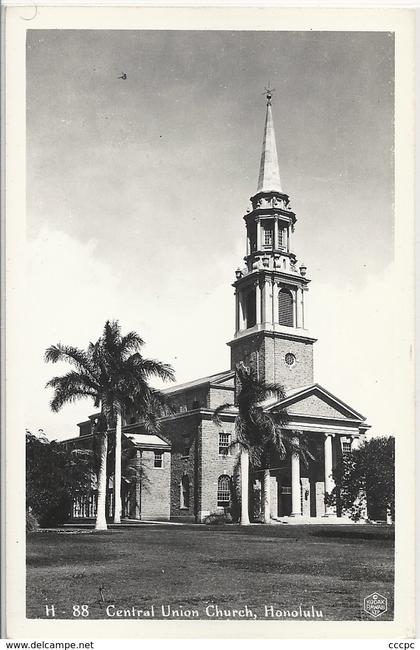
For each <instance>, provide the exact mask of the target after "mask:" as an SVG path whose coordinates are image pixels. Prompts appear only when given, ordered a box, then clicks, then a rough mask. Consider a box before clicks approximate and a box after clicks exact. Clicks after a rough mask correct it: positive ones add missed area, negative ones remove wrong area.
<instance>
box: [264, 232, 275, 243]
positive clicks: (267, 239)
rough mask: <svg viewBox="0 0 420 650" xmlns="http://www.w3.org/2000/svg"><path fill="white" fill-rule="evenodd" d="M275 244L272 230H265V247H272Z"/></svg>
mask: <svg viewBox="0 0 420 650" xmlns="http://www.w3.org/2000/svg"><path fill="white" fill-rule="evenodd" d="M272 244H273V231H272V230H271V228H264V246H271V245H272Z"/></svg>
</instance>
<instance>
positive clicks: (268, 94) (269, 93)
mask: <svg viewBox="0 0 420 650" xmlns="http://www.w3.org/2000/svg"><path fill="white" fill-rule="evenodd" d="M275 90H276V89H275V88H271V83H270V82H268V88H267V86H265V89H264V92H263V93H262V95H265V96H266V97H267V106H271V99H272V97H273V92H274V91H275Z"/></svg>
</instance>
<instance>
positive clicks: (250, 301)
mask: <svg viewBox="0 0 420 650" xmlns="http://www.w3.org/2000/svg"><path fill="white" fill-rule="evenodd" d="M256 322H257V308H256V304H255V289H252V290H251V291H250V292H249V293H248V294H247V296H246V326H247V328H249V327H254V325H255V324H256Z"/></svg>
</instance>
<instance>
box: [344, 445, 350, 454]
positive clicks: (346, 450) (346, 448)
mask: <svg viewBox="0 0 420 650" xmlns="http://www.w3.org/2000/svg"><path fill="white" fill-rule="evenodd" d="M350 452H351V442H343V454H349V453H350Z"/></svg>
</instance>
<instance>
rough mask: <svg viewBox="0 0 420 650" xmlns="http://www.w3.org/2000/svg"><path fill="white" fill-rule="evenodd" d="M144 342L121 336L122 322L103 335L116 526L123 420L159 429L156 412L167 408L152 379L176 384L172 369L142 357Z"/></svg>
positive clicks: (134, 335)
mask: <svg viewBox="0 0 420 650" xmlns="http://www.w3.org/2000/svg"><path fill="white" fill-rule="evenodd" d="M143 345H144V341H143V339H142V338H141V337H140V336H139V335H138V334H137V333H136V332H129V333H128V334H126V335H125V336H122V335H121V327H120V325H119V323H118V321H107V322H106V323H105V327H104V332H103V335H102V340H101V345H100V350H99V355H98V359H99V358H100V360H101V362H102V363H103V365H104V369H106V375H107V376H108V377H109V378H110V380H111V381H110V384H111V386H112V393H113V400H112V402H113V404H112V411H113V412H112V419H113V421H115V471H114V523H119V522H120V521H121V512H122V502H121V449H122V420H123V418H124V417H128V416H135V417H136V418H137V419H140V420H141V421H142V424H143V426H144V427H145V429H146V430H147V431H149V432H153V433H155V432H156V431H157V430H158V421H157V417H156V413H157V411H158V409H159V407H161V406H164V405H166V399H165V396H164V395H163V393H161V391H158V390H156V389H155V388H152V387H151V386H149V383H148V381H149V379H150V378H151V377H158V378H159V379H161V380H163V381H173V380H174V372H173V370H172V368H171V367H170V366H169V365H167V364H164V363H161V362H160V361H156V360H154V359H147V358H145V357H143V356H142V355H141V354H140V350H141V348H142V346H143Z"/></svg>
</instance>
